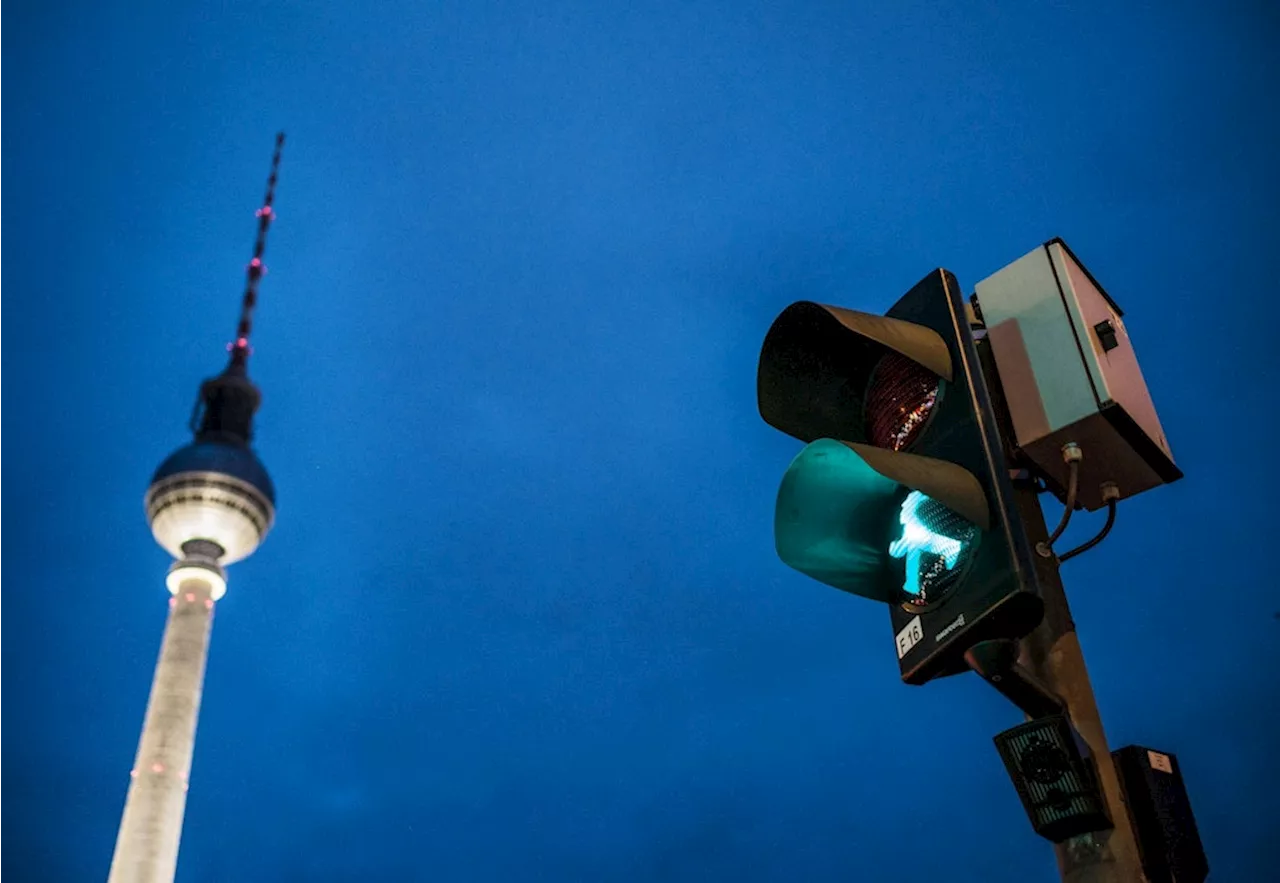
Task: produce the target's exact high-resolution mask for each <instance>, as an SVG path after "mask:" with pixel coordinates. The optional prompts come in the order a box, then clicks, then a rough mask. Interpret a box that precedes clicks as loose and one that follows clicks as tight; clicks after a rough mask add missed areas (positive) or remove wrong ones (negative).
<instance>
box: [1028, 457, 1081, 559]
mask: <svg viewBox="0 0 1280 883" xmlns="http://www.w3.org/2000/svg"><path fill="white" fill-rule="evenodd" d="M1079 485H1080V461H1079V460H1071V461H1069V462H1068V463H1067V508H1066V509H1064V510H1062V520H1061V521H1059V522H1058V526H1057V527H1055V528H1054V529H1053V533H1051V534H1049V538H1048V539H1047V540H1045V541H1044V542H1043V543H1036V551H1037V552H1039V553H1040V557H1041V558H1050V557H1052V556H1053V544H1054V543H1056V542H1057V541H1058V537H1060V536H1062V532H1063V531H1065V530H1066V529H1067V523H1068V522H1070V521H1071V513H1072V512H1073V511H1075V508H1076V492H1077V490H1078V489H1079Z"/></svg>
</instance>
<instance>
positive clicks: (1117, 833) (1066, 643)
mask: <svg viewBox="0 0 1280 883" xmlns="http://www.w3.org/2000/svg"><path fill="white" fill-rule="evenodd" d="M1014 494H1015V498H1016V501H1017V507H1018V512H1019V515H1020V516H1021V518H1022V523H1023V526H1024V527H1025V529H1026V531H1027V538H1028V539H1029V540H1030V541H1031V543H1032V545H1033V546H1034V545H1035V544H1037V543H1040V542H1043V541H1044V540H1045V539H1047V538H1048V536H1049V529H1048V526H1047V525H1046V524H1045V520H1044V513H1043V512H1042V511H1041V509H1040V499H1039V497H1040V492H1039V490H1038V488H1037V487H1036V484H1035V482H1034V481H1032V480H1030V479H1024V480H1015V481H1014ZM1036 577H1037V579H1038V581H1039V583H1040V591H1041V597H1042V598H1043V599H1044V607H1045V614H1044V621H1043V622H1042V623H1041V624H1040V626H1039V628H1037V629H1036V630H1035V631H1034V632H1032V633H1031V634H1030V635H1028V636H1027V637H1026V638H1024V639H1023V641H1022V652H1021V655H1020V658H1019V662H1020V663H1021V664H1022V665H1023V666H1024V667H1026V669H1027V670H1028V671H1030V672H1031V674H1033V675H1034V676H1035V677H1036V678H1038V679H1039V680H1040V681H1041V682H1042V683H1044V685H1045V686H1047V687H1048V688H1049V689H1050V690H1052V691H1053V692H1054V693H1055V694H1057V696H1059V697H1060V698H1061V699H1062V700H1063V702H1064V703H1065V704H1066V707H1067V713H1068V715H1069V717H1070V718H1071V722H1072V723H1073V724H1074V725H1075V728H1076V731H1077V732H1078V733H1079V734H1080V736H1081V737H1082V738H1083V739H1084V741H1085V742H1086V743H1088V745H1089V748H1090V749H1091V750H1092V752H1093V759H1094V762H1095V763H1096V765H1097V771H1098V780H1099V783H1100V784H1101V786H1102V794H1103V797H1104V799H1105V800H1106V804H1107V813H1108V815H1110V816H1111V820H1112V821H1113V822H1114V824H1115V827H1114V828H1113V829H1111V830H1110V831H1099V832H1096V833H1093V834H1085V835H1083V836H1080V837H1073V838H1071V839H1070V840H1067V841H1066V842H1065V843H1060V844H1056V845H1055V846H1054V852H1055V853H1056V855H1057V859H1058V873H1059V875H1060V876H1061V878H1062V881H1063V883H1142V881H1144V880H1145V879H1146V878H1145V877H1144V876H1143V873H1142V864H1141V861H1140V859H1139V857H1138V846H1137V841H1136V839H1135V837H1134V833H1133V827H1132V825H1131V824H1130V822H1129V814H1128V812H1127V811H1126V809H1125V803H1124V798H1123V796H1122V794H1121V790H1120V780H1119V778H1118V777H1117V776H1116V770H1115V765H1114V764H1113V763H1112V761H1111V751H1110V749H1108V747H1107V737H1106V734H1105V733H1104V732H1103V730H1102V717H1101V715H1099V713H1098V704H1097V701H1096V700H1095V699H1094V695H1093V686H1092V685H1091V684H1090V683H1089V672H1088V671H1087V670H1086V669H1085V664H1084V653H1083V652H1082V651H1081V649H1080V639H1079V638H1078V637H1077V635H1076V626H1075V623H1074V622H1073V621H1072V619H1071V608H1070V606H1069V605H1068V604H1067V596H1066V592H1065V591H1064V589H1063V586H1062V577H1061V575H1060V574H1059V572H1058V563H1057V560H1056V559H1054V558H1041V557H1040V556H1036Z"/></svg>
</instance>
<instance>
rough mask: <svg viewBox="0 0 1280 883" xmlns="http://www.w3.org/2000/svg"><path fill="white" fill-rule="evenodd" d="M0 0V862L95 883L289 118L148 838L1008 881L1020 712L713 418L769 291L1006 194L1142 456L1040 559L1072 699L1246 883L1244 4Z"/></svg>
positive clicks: (1252, 718)
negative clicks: (245, 412) (1099, 364)
mask: <svg viewBox="0 0 1280 883" xmlns="http://www.w3.org/2000/svg"><path fill="white" fill-rule="evenodd" d="M5 12H6V13H7V16H8V18H9V28H8V29H7V30H5V31H4V34H3V52H2V55H3V83H4V85H3V106H4V118H3V122H4V124H5V128H6V131H8V133H9V135H8V137H7V140H6V141H5V148H4V152H3V176H4V183H5V185H6V187H5V198H4V200H3V226H4V237H3V263H4V268H5V270H4V276H3V318H4V322H3V341H2V344H3V346H2V358H3V369H2V370H3V400H4V414H3V418H4V419H3V428H4V432H3V459H4V463H5V465H6V466H7V469H6V470H5V473H4V481H3V485H2V494H3V511H4V529H3V578H4V593H3V613H4V616H3V635H2V654H3V657H2V658H3V696H4V700H3V719H4V727H3V745H4V749H3V800H4V807H5V810H6V811H5V812H4V815H3V833H4V849H3V872H4V874H5V875H6V877H7V878H8V877H9V876H10V875H11V878H12V879H14V880H30V881H43V880H48V881H71V880H101V879H104V878H105V875H106V870H107V867H108V864H109V862H110V857H111V850H112V845H113V842H114V838H115V833H116V827H117V825H118V822H119V814H120V810H121V807H122V805H123V799H124V793H125V788H126V785H127V782H128V770H129V768H130V765H131V763H132V759H133V754H134V750H135V748H136V742H137V736H138V731H139V727H140V725H141V721H142V714H143V709H144V706H145V702H146V695H147V689H148V687H149V682H150V676H151V671H152V668H153V666H154V664H155V658H156V653H157V651H158V647H159V640H160V633H161V629H162V627H163V621H164V616H165V612H166V607H165V590H164V588H163V574H164V570H165V567H166V566H167V559H166V556H165V554H164V552H163V551H162V550H160V549H159V547H157V546H156V545H155V544H154V543H153V541H152V540H151V538H150V535H149V532H148V530H147V527H146V524H145V520H144V518H143V513H142V505H141V499H142V494H143V492H144V490H145V488H146V484H147V481H148V479H149V477H150V474H151V471H152V470H153V469H154V467H155V466H156V464H157V463H159V461H160V460H161V459H162V458H163V457H164V456H165V455H166V454H167V453H169V451H171V450H172V449H173V448H175V447H177V446H179V445H181V444H183V443H184V442H185V440H186V438H187V436H186V434H185V432H184V427H185V421H186V418H187V415H188V413H189V410H190V407H191V402H192V399H193V397H194V395H195V392H196V388H197V385H198V383H199V381H200V380H201V379H202V378H204V377H206V376H208V375H209V374H211V373H214V372H216V371H217V370H219V369H220V368H221V367H222V364H223V360H224V358H225V353H224V351H223V346H224V344H225V343H226V342H227V340H229V339H230V336H231V334H232V331H233V329H234V323H235V318H236V310H237V301H238V295H239V291H240V285H241V282H242V278H243V277H242V273H243V264H244V262H245V260H247V258H248V256H249V252H250V247H251V244H252V235H253V229H254V227H253V225H254V220H253V209H254V208H255V207H256V206H257V205H258V202H259V200H260V198H261V190H262V183H263V180H264V178H265V175H266V172H267V165H268V161H269V159H270V151H271V140H272V136H273V134H274V133H275V131H276V130H277V129H281V128H282V129H284V130H286V131H287V132H288V136H289V141H288V144H287V145H286V148H285V155H284V161H283V167H282V171H281V183H280V189H279V192H278V196H277V210H278V216H279V220H278V222H277V223H276V224H275V225H274V226H273V229H272V239H271V243H270V245H269V247H268V252H267V264H268V266H269V268H270V273H269V275H268V276H267V277H266V279H265V280H264V283H263V288H262V295H261V300H260V307H259V310H258V313H257V320H256V324H255V331H254V342H255V349H256V351H255V355H254V358H253V363H252V371H253V375H254V377H255V379H256V380H257V381H258V382H259V383H260V385H261V387H262V389H263V392H264V403H263V407H262V410H261V412H260V415H259V418H258V421H257V432H258V442H257V444H258V450H259V452H260V454H261V456H262V458H263V460H264V462H265V463H266V464H267V466H268V468H269V469H270V471H271V473H272V476H273V477H274V479H275V482H276V486H277V488H278V493H279V519H278V522H277V526H276V528H275V529H274V531H273V533H272V534H271V536H270V537H269V538H268V540H267V542H266V543H265V544H264V545H263V547H262V548H261V549H260V550H259V551H258V552H257V554H256V555H254V556H253V557H252V558H250V559H249V560H247V561H245V562H242V563H240V564H238V565H236V566H235V567H234V568H233V569H232V571H231V584H230V590H229V593H228V596H227V598H226V599H225V600H224V601H223V602H221V603H220V604H219V607H218V611H217V618H216V622H215V627H214V630H213V642H212V650H211V657H210V665H209V671H208V677H207V681H206V688H205V695H204V706H203V710H202V712H201V719H200V726H199V733H198V741H197V749H196V757H195V764H194V769H193V773H192V788H191V792H190V800H189V803H188V808H187V819H186V827H185V832H184V837H183V841H182V852H181V859H180V862H179V869H178V879H179V880H180V881H183V883H203V881H216V880H225V879H238V880H243V881H259V880H261V881H268V880H270V881H291V880H308V881H328V880H335V881H336V880H352V879H368V878H373V877H381V878H385V879H401V880H419V879H421V880H428V879H430V880H433V881H454V880H456V881H490V880H494V881H496V880H502V881H512V880H531V881H532V880H556V881H562V880H610V881H631V880H637V881H638V880H664V881H665V880H669V881H694V880H697V881H702V880H718V879H730V878H732V879H736V880H741V881H751V880H762V881H763V880H781V879H788V880H808V881H826V880H831V881H834V880H849V879H856V880H868V881H881V880H884V881H901V880H922V881H923V880H929V879H939V878H942V877H943V876H944V875H945V877H946V879H948V880H950V881H955V883H968V881H972V883H1000V881H1010V883H1013V881H1018V883H1023V881H1034V880H1046V881H1047V880H1053V879H1056V875H1055V871H1054V866H1053V859H1052V853H1051V851H1050V849H1049V847H1048V846H1047V845H1046V844H1045V843H1044V842H1043V841H1040V840H1039V839H1038V838H1036V837H1035V835H1034V834H1033V833H1032V832H1031V830H1030V827H1029V825H1028V824H1027V822H1026V820H1025V817H1024V816H1023V814H1022V810H1021V808H1020V806H1019V804H1018V802H1017V798H1016V795H1015V793H1014V791H1013V789H1012V786H1011V785H1010V784H1009V782H1008V780H1007V778H1006V777H1005V774H1004V772H1003V768H1002V766H1001V764H1000V761H999V758H998V757H997V755H996V753H995V750H994V748H993V747H992V745H991V741H990V739H991V737H992V736H993V735H994V734H995V733H996V732H998V731H999V730H1002V729H1004V728H1006V727H1008V726H1012V725H1013V724H1015V723H1017V722H1018V720H1019V718H1018V716H1017V714H1016V713H1015V712H1014V711H1013V710H1012V708H1011V707H1010V706H1008V705H1007V704H1006V703H1005V702H1004V700H1002V699H1001V698H1000V697H999V696H998V695H996V694H995V693H994V691H992V690H990V689H989V688H987V687H985V686H984V685H982V684H981V683H978V682H977V681H976V679H974V678H972V677H962V678H952V679H948V680H946V681H943V682H939V683H934V684H930V685H928V686H926V687H923V688H912V687H906V686H903V685H902V684H900V683H899V682H898V677H897V665H896V660H895V658H894V654H893V650H892V635H891V633H890V629H889V626H888V622H887V619H888V617H887V615H886V614H885V612H884V611H883V610H881V609H877V608H876V607H875V606H874V605H872V604H870V603H869V602H865V601H862V600H860V599H857V598H854V597H851V596H847V595H844V594H842V593H839V592H836V591H834V590H831V589H828V588H826V587H824V586H821V585H819V584H817V583H813V582H810V581H807V580H806V579H805V578H804V577H802V576H800V575H799V574H797V573H794V572H791V571H789V570H787V569H786V568H785V567H784V566H783V565H782V564H781V563H779V562H778V561H777V559H776V557H775V555H774V552H773V548H772V512H773V497H774V494H775V493H776V490H777V483H778V480H779V479H780V477H781V475H782V472H783V470H784V469H785V468H786V465H787V463H788V462H789V460H790V458H791V457H792V456H794V454H795V453H796V450H797V448H798V445H797V444H796V443H795V442H794V441H793V440H791V439H789V438H786V437H785V436H782V435H781V434H780V433H777V432H775V431H773V430H771V429H770V428H768V427H767V426H765V425H764V424H763V422H762V421H761V420H760V419H759V417H758V415H757V413H756V410H755V407H756V406H755V360H756V357H757V354H758V351H759V345H760V342H761V340H762V339H763V336H764V333H765V331H766V330H767V329H768V326H769V323H770V322H771V321H772V319H773V317H774V315H776V313H777V312H778V311H780V310H781V309H782V308H783V307H785V306H786V305H787V304H788V303H790V302H791V301H793V300H797V299H801V298H804V299H815V300H819V301H824V302H828V303H836V304H841V305H844V306H848V307H851V308H854V309H862V310H867V311H871V312H880V311H882V310H884V309H885V308H887V307H888V306H889V305H890V304H892V303H893V301H894V300H896V299H897V297H898V296H899V295H900V294H902V293H903V292H904V291H905V290H906V289H907V288H909V287H910V286H911V285H912V284H914V283H915V282H916V281H917V280H918V279H919V278H920V277H921V276H923V275H924V274H925V273H926V272H928V271H929V270H930V269H932V268H934V267H936V266H945V267H947V268H948V269H950V270H952V271H953V272H955V273H956V274H957V275H958V277H959V279H960V281H961V283H962V284H963V285H964V286H965V288H966V290H972V286H973V284H974V283H975V282H976V281H977V280H979V279H981V278H983V277H985V276H986V275H988V274H990V273H991V272H993V271H995V270H997V269H999V268H1000V267H1001V266H1003V265H1005V264H1006V263H1008V262H1010V261H1012V260H1014V259H1016V258H1017V257H1019V256H1021V255H1022V254H1024V253H1025V252H1027V251H1029V250H1030V249H1031V248H1033V247H1034V246H1036V245H1037V244H1039V243H1040V242H1042V241H1044V240H1045V239H1048V238H1050V237H1052V236H1062V237H1064V238H1065V239H1066V240H1067V242H1069V243H1070V244H1071V246H1072V247H1073V249H1074V250H1075V251H1076V252H1077V253H1078V254H1079V255H1080V256H1081V258H1082V259H1083V260H1084V261H1085V262H1086V264H1087V265H1088V266H1089V267H1090V269H1091V270H1092V271H1093V272H1094V273H1095V274H1096V275H1097V276H1098V277H1099V278H1100V279H1101V280H1102V282H1103V284H1104V285H1106V286H1107V288H1108V289H1109V290H1110V292H1111V293H1112V294H1113V295H1114V297H1115V298H1116V300H1117V301H1119V303H1120V304H1121V306H1122V307H1123V308H1124V309H1125V311H1126V317H1125V319H1126V327H1127V328H1128V330H1129V332H1130V334H1131V335H1132V337H1133V339H1134V341H1135V344H1136V346H1137V348H1138V352H1139V354H1140V357H1141V359H1142V364H1143V368H1144V372H1145V374H1146V377H1147V380H1148V384H1149V386H1150V387H1151V389H1152V394H1153V396H1154V398H1155V401H1156V404H1157V406H1158V408H1159V410H1160V415H1161V418H1162V421H1163V423H1164V427H1165V430H1166V433H1167V435H1168V437H1169V439H1170V441H1171V444H1172V445H1173V449H1174V454H1175V457H1176V458H1177V460H1178V463H1179V465H1180V466H1181V467H1182V468H1183V470H1184V471H1185V472H1186V474H1187V478H1186V479H1185V480H1183V481H1182V482H1180V483H1178V484H1176V485H1172V486H1169V487H1165V488H1161V489H1158V490H1155V491H1153V492H1151V493H1149V494H1146V495H1144V496H1141V497H1137V498H1134V499H1132V500H1130V501H1127V502H1126V503H1125V504H1124V505H1123V506H1122V507H1121V512H1120V517H1119V521H1118V524H1117V526H1116V529H1115V531H1114V532H1113V534H1112V536H1111V538H1110V539H1108V540H1107V542H1106V543H1104V544H1103V545H1102V546H1100V547H1099V548H1098V549H1097V550H1095V551H1094V552H1091V553H1090V554H1088V555H1086V556H1084V557H1082V558H1080V559H1078V560H1076V561H1072V562H1071V563H1070V564H1068V565H1066V566H1065V567H1064V576H1065V578H1066V581H1067V584H1068V589H1069V591H1070V594H1071V598H1072V602H1073V605H1074V612H1075V615H1076V620H1077V623H1078V625H1079V628H1080V636H1081V640H1082V642H1083V645H1084V648H1085V652H1086V654H1087V656H1088V661H1089V664H1090V670H1091V675H1092V679H1093V682H1094V685H1095V688H1096V690H1097V694H1098V701H1099V704H1100V706H1101V708H1102V711H1103V715H1104V720H1105V723H1106V727H1107V731H1108V735H1109V738H1110V740H1111V743H1112V745H1113V746H1117V747H1118V746H1120V745H1125V744H1130V743H1135V742H1136V743H1140V744H1145V745H1150V746H1153V747H1157V748H1161V749H1165V750H1169V751H1172V752H1174V753H1176V754H1177V755H1178V757H1179V760H1180V762H1181V764H1182V766H1183V770H1184V773H1185V776H1186V779H1187V782H1188V786H1189V788H1190V790H1191V794H1192V798H1193V801H1194V806H1195V811H1196V814H1197V818H1198V819H1199V822H1200V826H1201V832H1202V836H1203V838H1204V841H1205V845H1206V848H1207V850H1208V853H1209V858H1210V862H1211V865H1212V866H1213V868H1214V869H1215V879H1219V880H1223V881H1237V880H1239V881H1252V880H1260V879H1263V876H1262V875H1264V873H1265V871H1264V870H1263V869H1264V868H1270V867H1271V852H1272V848H1271V847H1270V845H1269V843H1268V838H1269V837H1270V836H1271V834H1272V828H1273V825H1272V823H1271V819H1274V817H1275V814H1276V812H1277V810H1280V805H1277V798H1276V794H1277V793H1278V791H1277V789H1278V786H1280V761H1277V759H1276V755H1275V753H1274V746H1275V744H1276V743H1275V740H1276V734H1277V730H1278V724H1280V720H1278V717H1280V713H1278V712H1277V711H1276V708H1277V702H1278V700H1280V696H1278V695H1277V692H1278V691H1277V688H1276V685H1275V679H1274V672H1275V670H1276V665H1277V663H1280V652H1277V641H1278V639H1280V616H1277V612H1278V611H1280V601H1277V600H1276V599H1275V597H1274V594H1273V593H1274V582H1275V580H1274V571H1275V567H1274V564H1273V557H1274V552H1273V549H1274V542H1275V541H1274V531H1273V527H1272V519H1273V516H1272V506H1271V505H1270V499H1271V497H1272V496H1273V495H1274V493H1275V492H1276V491H1277V487H1276V481H1275V478H1274V475H1273V474H1272V473H1271V472H1270V471H1269V469H1268V466H1267V464H1268V463H1269V462H1272V461H1273V460H1274V455H1273V451H1272V444H1273V443H1272V442H1271V441H1270V439H1271V438H1272V437H1273V431H1274V429H1275V426H1276V421H1275V389H1276V385H1277V380H1280V377H1277V369H1276V360H1275V357H1274V347H1275V343H1274V331H1273V329H1274V327H1275V325H1276V322H1277V320H1280V307H1278V306H1277V303H1278V302H1280V301H1278V299H1277V298H1276V297H1275V296H1274V294H1273V293H1272V292H1271V287H1272V286H1273V285H1274V279H1275V272H1274V266H1273V255H1274V251H1275V242H1276V236H1277V233H1280V224H1278V223H1277V222H1278V221H1280V212H1278V210H1277V205H1280V185H1278V182H1277V175H1276V172H1275V164H1274V163H1275V156H1276V154H1277V150H1278V149H1280V127H1278V124H1277V121H1276V116H1275V114H1274V113H1273V112H1272V111H1271V110H1270V108H1271V107H1272V106H1273V104H1274V94H1273V88H1274V84H1275V83H1277V82H1280V56H1277V55H1276V53H1275V52H1274V45H1275V42H1276V40H1277V38H1278V37H1280V17H1278V16H1277V14H1276V12H1275V10H1274V9H1273V8H1271V7H1268V6H1265V5H1264V4H1259V3H1231V2H1227V3H1220V4H1213V7H1212V9H1210V8H1209V7H1208V6H1206V5H1204V4H1192V3H1187V2H1165V3H1160V4H1156V3H1145V4H1143V3H1130V2H1106V3H1101V2H1099V3H1077V4H1065V3H1057V4H1051V3H1013V2H1006V3H994V2H978V0H958V2H937V3H906V2H895V3H825V4H824V3H781V2H776V3H756V2H750V0H737V2H724V3H698V2H694V3H665V4H664V3H643V2H637V3H610V2H594V3H579V4H571V3H556V2H547V3H540V4H534V5H530V4H516V3H507V4H503V3H489V2H482V0H469V2H440V3H410V2H386V3H377V4H371V3H324V2H315V0H313V2H306V3H303V2H278V3H271V4H264V3H219V4H201V3H177V4H175V3H142V2H138V3H132V4H119V3H63V2H52V0H46V2H40V3H33V2H18V3H11V4H8V5H7V6H6V9H5ZM1050 514H1051V515H1053V514H1056V513H1055V512H1051V513H1050ZM1079 522H1080V523H1079V524H1076V525H1075V526H1073V528H1072V530H1071V533H1070V534H1069V537H1068V539H1072V538H1082V537H1084V536H1086V535H1087V534H1088V533H1089V532H1090V530H1091V529H1092V528H1093V526H1094V525H1093V523H1092V522H1091V520H1090V519H1089V518H1080V519H1079Z"/></svg>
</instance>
